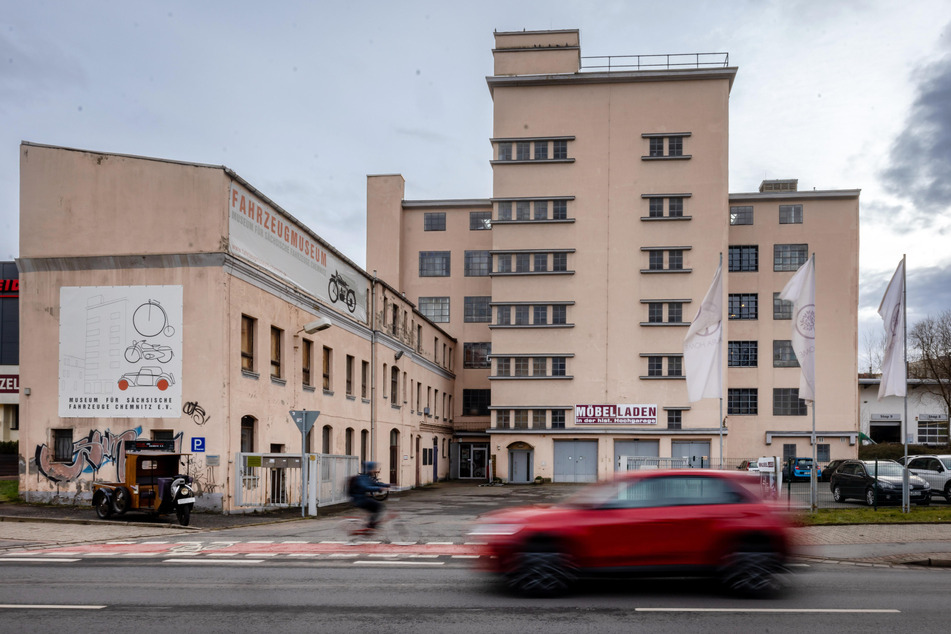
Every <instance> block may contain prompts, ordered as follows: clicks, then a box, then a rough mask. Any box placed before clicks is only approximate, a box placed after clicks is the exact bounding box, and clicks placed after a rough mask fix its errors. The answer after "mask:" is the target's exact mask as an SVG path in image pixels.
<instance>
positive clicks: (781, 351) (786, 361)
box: [773, 339, 799, 368]
mask: <svg viewBox="0 0 951 634" xmlns="http://www.w3.org/2000/svg"><path fill="white" fill-rule="evenodd" d="M773 367H774V368H798V367H799V359H797V358H796V353H795V351H794V350H793V347H792V341H790V340H789V339H775V340H774V341H773Z"/></svg>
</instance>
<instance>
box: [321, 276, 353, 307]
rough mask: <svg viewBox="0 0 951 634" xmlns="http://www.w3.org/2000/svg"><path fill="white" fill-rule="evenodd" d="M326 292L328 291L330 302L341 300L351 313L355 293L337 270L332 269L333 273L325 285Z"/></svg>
mask: <svg viewBox="0 0 951 634" xmlns="http://www.w3.org/2000/svg"><path fill="white" fill-rule="evenodd" d="M327 292H328V293H330V301H331V302H334V303H336V302H337V300H338V299H339V300H342V301H343V302H344V303H345V304H346V305H347V309H349V310H350V312H351V313H352V312H353V311H354V309H356V307H357V295H356V293H354V292H353V289H351V288H350V285H349V284H347V280H345V279H343V276H342V275H340V273H339V272H337V271H334V274H333V275H331V276H330V284H329V285H328V286H327Z"/></svg>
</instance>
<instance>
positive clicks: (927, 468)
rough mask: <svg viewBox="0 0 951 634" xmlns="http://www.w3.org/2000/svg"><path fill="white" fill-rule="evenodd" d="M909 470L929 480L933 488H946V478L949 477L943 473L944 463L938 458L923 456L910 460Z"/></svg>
mask: <svg viewBox="0 0 951 634" xmlns="http://www.w3.org/2000/svg"><path fill="white" fill-rule="evenodd" d="M908 470H909V471H911V472H912V473H914V474H915V475H916V476H919V477H921V478H924V479H925V480H927V481H928V484H930V485H931V488H933V489H936V490H939V491H940V490H941V489H943V488H944V480H946V479H947V478H945V477H943V476H942V475H941V471H942V464H941V462H940V461H939V460H938V459H937V458H931V457H921V458H914V459H912V460H909V461H908Z"/></svg>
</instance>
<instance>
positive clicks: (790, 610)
mask: <svg viewBox="0 0 951 634" xmlns="http://www.w3.org/2000/svg"><path fill="white" fill-rule="evenodd" d="M634 611H635V612H758V613H760V612H761V613H775V614H783V613H787V614H901V610H891V609H884V610H878V609H871V610H863V609H860V608H854V609H852V608H634Z"/></svg>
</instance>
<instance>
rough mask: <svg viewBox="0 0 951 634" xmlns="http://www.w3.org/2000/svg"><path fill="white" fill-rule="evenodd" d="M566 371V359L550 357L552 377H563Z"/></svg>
mask: <svg viewBox="0 0 951 634" xmlns="http://www.w3.org/2000/svg"><path fill="white" fill-rule="evenodd" d="M566 370H567V359H566V358H565V357H552V358H551V375H552V376H565V375H566V373H567V372H566Z"/></svg>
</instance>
